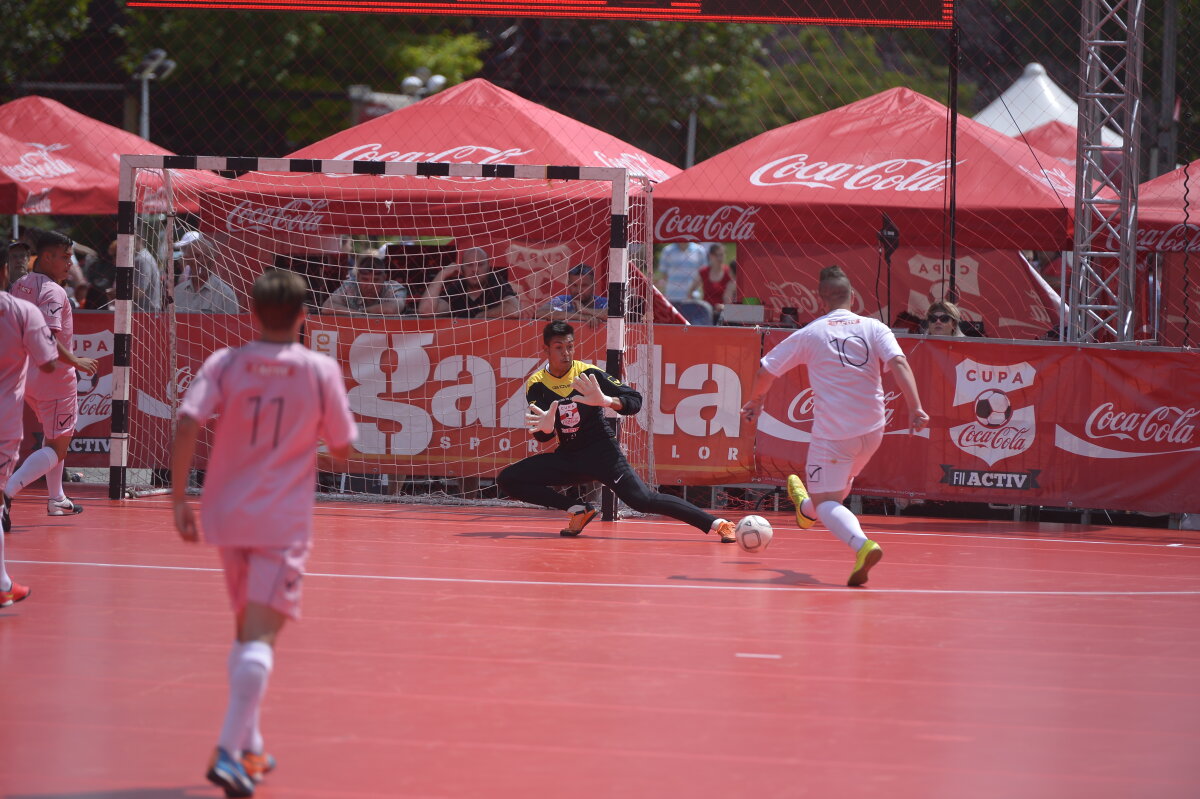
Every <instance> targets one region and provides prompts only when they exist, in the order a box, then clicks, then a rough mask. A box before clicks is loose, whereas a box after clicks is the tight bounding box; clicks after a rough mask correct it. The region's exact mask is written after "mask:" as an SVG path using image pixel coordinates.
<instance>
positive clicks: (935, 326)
mask: <svg viewBox="0 0 1200 799" xmlns="http://www.w3.org/2000/svg"><path fill="white" fill-rule="evenodd" d="M961 321H962V311H960V310H958V306H957V305H955V304H954V303H952V302H946V301H945V300H938V301H937V302H935V303H934V304H933V305H930V306H929V310H928V311H926V312H925V324H926V327H925V334H926V335H928V336H965V335H966V334H965V333H963V332H962V331H961V330H959V322H961Z"/></svg>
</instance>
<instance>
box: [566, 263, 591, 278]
mask: <svg viewBox="0 0 1200 799" xmlns="http://www.w3.org/2000/svg"><path fill="white" fill-rule="evenodd" d="M567 274H568V275H594V274H596V273H595V272H594V271H592V268H591V267H590V266H588V265H587V264H576V265H575V266H572V267H571V269H570V270H569V271H568V272H567Z"/></svg>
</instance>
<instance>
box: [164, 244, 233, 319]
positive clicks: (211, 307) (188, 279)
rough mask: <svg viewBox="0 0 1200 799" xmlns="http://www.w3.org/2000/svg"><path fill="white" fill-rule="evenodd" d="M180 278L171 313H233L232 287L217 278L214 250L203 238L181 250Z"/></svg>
mask: <svg viewBox="0 0 1200 799" xmlns="http://www.w3.org/2000/svg"><path fill="white" fill-rule="evenodd" d="M182 251H183V279H182V280H181V281H179V285H178V286H176V287H175V310H177V311H179V312H180V313H196V312H200V313H237V312H238V301H237V295H236V294H235V293H234V291H233V288H232V287H230V285H229V284H228V283H226V282H225V281H224V280H222V279H221V278H219V277H217V274H216V272H215V271H214V269H215V268H216V264H217V257H216V249H215V248H214V247H213V245H212V242H211V241H209V240H208V239H206V238H203V237H201V238H197V239H195V240H194V241H191V242H189V243H188V244H187V245H185V246H184V247H183V248H182Z"/></svg>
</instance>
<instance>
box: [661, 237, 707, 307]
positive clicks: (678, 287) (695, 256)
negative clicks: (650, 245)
mask: <svg viewBox="0 0 1200 799" xmlns="http://www.w3.org/2000/svg"><path fill="white" fill-rule="evenodd" d="M707 262H708V251H707V250H706V249H705V248H704V245H703V244H697V243H696V242H694V241H681V242H679V243H677V244H668V245H667V246H666V247H663V249H662V252H661V253H659V256H658V270H659V272H660V273H661V277H660V281H661V285H659V290H660V291H662V293H663V294H665V295H666V297H667V299H668V300H670V301H671V302H672V303H676V302H687V301H689V300H691V299H693V297H692V289H693V285H694V284H695V282H696V277H697V276H698V275H699V274H700V270H701V269H703V268H704V265H705V264H706V263H707Z"/></svg>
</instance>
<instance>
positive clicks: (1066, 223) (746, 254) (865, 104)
mask: <svg viewBox="0 0 1200 799" xmlns="http://www.w3.org/2000/svg"><path fill="white" fill-rule="evenodd" d="M949 119H950V112H949V110H948V109H947V108H946V107H945V106H944V105H942V104H941V103H938V102H937V101H935V100H932V99H930V98H928V97H925V96H923V95H921V94H918V93H917V92H914V91H911V90H909V89H904V88H898V89H891V90H888V91H885V92H882V93H880V94H877V95H874V96H872V97H868V98H866V99H864V100H860V101H858V102H855V103H851V104H850V105H847V106H844V107H842V108H838V109H835V110H832V111H828V112H826V113H824V114H820V115H818V116H815V117H811V118H809V119H805V120H801V121H799V122H795V123H792V124H790V125H786V126H784V127H781V128H777V129H775V130H771V131H768V132H766V133H763V134H762V135H760V136H757V137H755V138H753V139H751V140H749V141H747V142H745V143H743V144H740V145H738V146H736V147H733V148H732V149H730V150H728V151H726V152H724V153H721V154H720V155H717V156H715V157H713V158H710V159H708V160H707V161H704V162H702V163H700V164H697V165H696V166H694V167H692V168H691V169H688V170H686V171H684V172H683V173H681V174H680V175H678V176H676V177H674V178H671V179H670V180H668V181H666V182H664V183H663V184H662V185H661V186H659V187H657V188H656V189H655V192H654V205H655V238H656V239H657V240H659V241H678V240H698V241H721V242H733V243H736V244H737V247H738V249H737V258H738V266H739V273H738V282H739V288H740V289H742V293H743V294H751V295H756V296H759V297H760V298H761V299H762V300H763V302H764V303H765V304H767V305H768V307H769V309H770V313H769V315H768V318H769V319H771V318H773V314H774V313H775V312H778V311H781V310H782V308H784V307H795V308H797V310H798V311H799V313H800V317H801V321H803V319H804V318H805V317H808V318H811V316H812V315H813V314H814V313H815V311H816V307H815V303H814V302H813V301H812V300H813V298H811V297H810V296H809V295H810V293H811V292H810V291H809V289H810V288H811V283H812V279H813V277H814V276H815V269H816V268H817V267H818V266H820V265H824V264H826V263H832V262H837V263H841V264H843V265H844V266H846V267H847V268H848V269H849V270H850V271H851V272H852V277H853V278H854V280H855V284H856V285H857V286H858V287H859V291H860V293H861V294H863V295H864V303H865V305H864V309H865V310H869V311H870V312H871V313H875V312H877V311H879V312H881V313H882V314H884V315H885V318H887V319H889V320H894V319H895V318H896V317H897V316H898V315H900V314H902V313H909V314H912V315H914V316H922V315H923V314H924V312H925V310H926V309H927V308H928V306H929V304H930V303H931V302H932V301H933V300H934V299H938V298H941V297H943V296H945V294H946V292H947V291H948V279H947V278H948V275H947V274H946V271H947V270H946V268H945V259H946V254H947V242H948V240H949V224H948V217H949V214H948V207H949V181H948V172H949V161H948V159H947V153H948V151H949V147H948V137H949V132H950V131H949ZM957 160H958V181H957V235H956V242H957V245H958V251H957V255H958V258H957V262H956V268H957V272H956V281H957V286H956V288H957V291H958V292H959V295H960V299H962V300H963V304H964V305H965V311H966V312H967V317H968V319H969V320H971V321H974V322H983V323H985V324H984V329H985V331H986V332H987V333H989V334H996V335H1002V336H1008V337H1016V338H1035V337H1038V336H1041V335H1045V334H1047V333H1048V332H1049V331H1050V329H1051V328H1053V327H1054V326H1055V317H1056V315H1057V306H1058V301H1057V297H1056V296H1055V295H1054V294H1053V292H1052V291H1049V289H1048V287H1047V286H1046V285H1045V284H1044V283H1042V282H1040V281H1039V280H1038V279H1037V278H1036V276H1035V275H1034V274H1033V273H1032V271H1031V270H1030V269H1028V267H1027V266H1026V265H1025V264H1024V262H1023V259H1021V257H1020V255H1019V253H1017V252H1016V251H1018V250H1022V249H1047V250H1058V249H1070V247H1071V241H1072V224H1071V219H1072V210H1073V205H1074V197H1073V195H1074V184H1075V175H1074V170H1073V168H1072V167H1071V166H1069V165H1067V164H1063V163H1062V162H1060V161H1058V160H1056V159H1054V158H1053V157H1051V156H1049V155H1047V154H1045V153H1040V152H1037V151H1034V150H1032V149H1031V148H1030V147H1029V146H1027V145H1026V144H1024V143H1022V142H1018V141H1015V140H1014V139H1012V138H1010V137H1008V136H1005V135H1003V134H1001V133H998V132H996V131H994V130H992V129H991V128H988V127H986V126H984V125H980V124H979V123H977V122H972V121H971V120H969V119H965V118H960V119H959V126H958V150H957ZM884 214H886V215H887V216H888V218H889V219H890V220H891V222H892V223H893V224H894V226H895V228H896V229H897V230H898V231H899V244H900V249H898V250H897V251H896V253H895V254H894V256H893V257H892V260H891V264H892V268H891V269H888V268H886V266H885V265H884V264H883V263H882V258H881V256H880V255H879V254H878V252H877V250H876V247H877V240H878V235H879V231H880V230H881V227H882V220H883V215H884ZM868 298H869V299H868Z"/></svg>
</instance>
